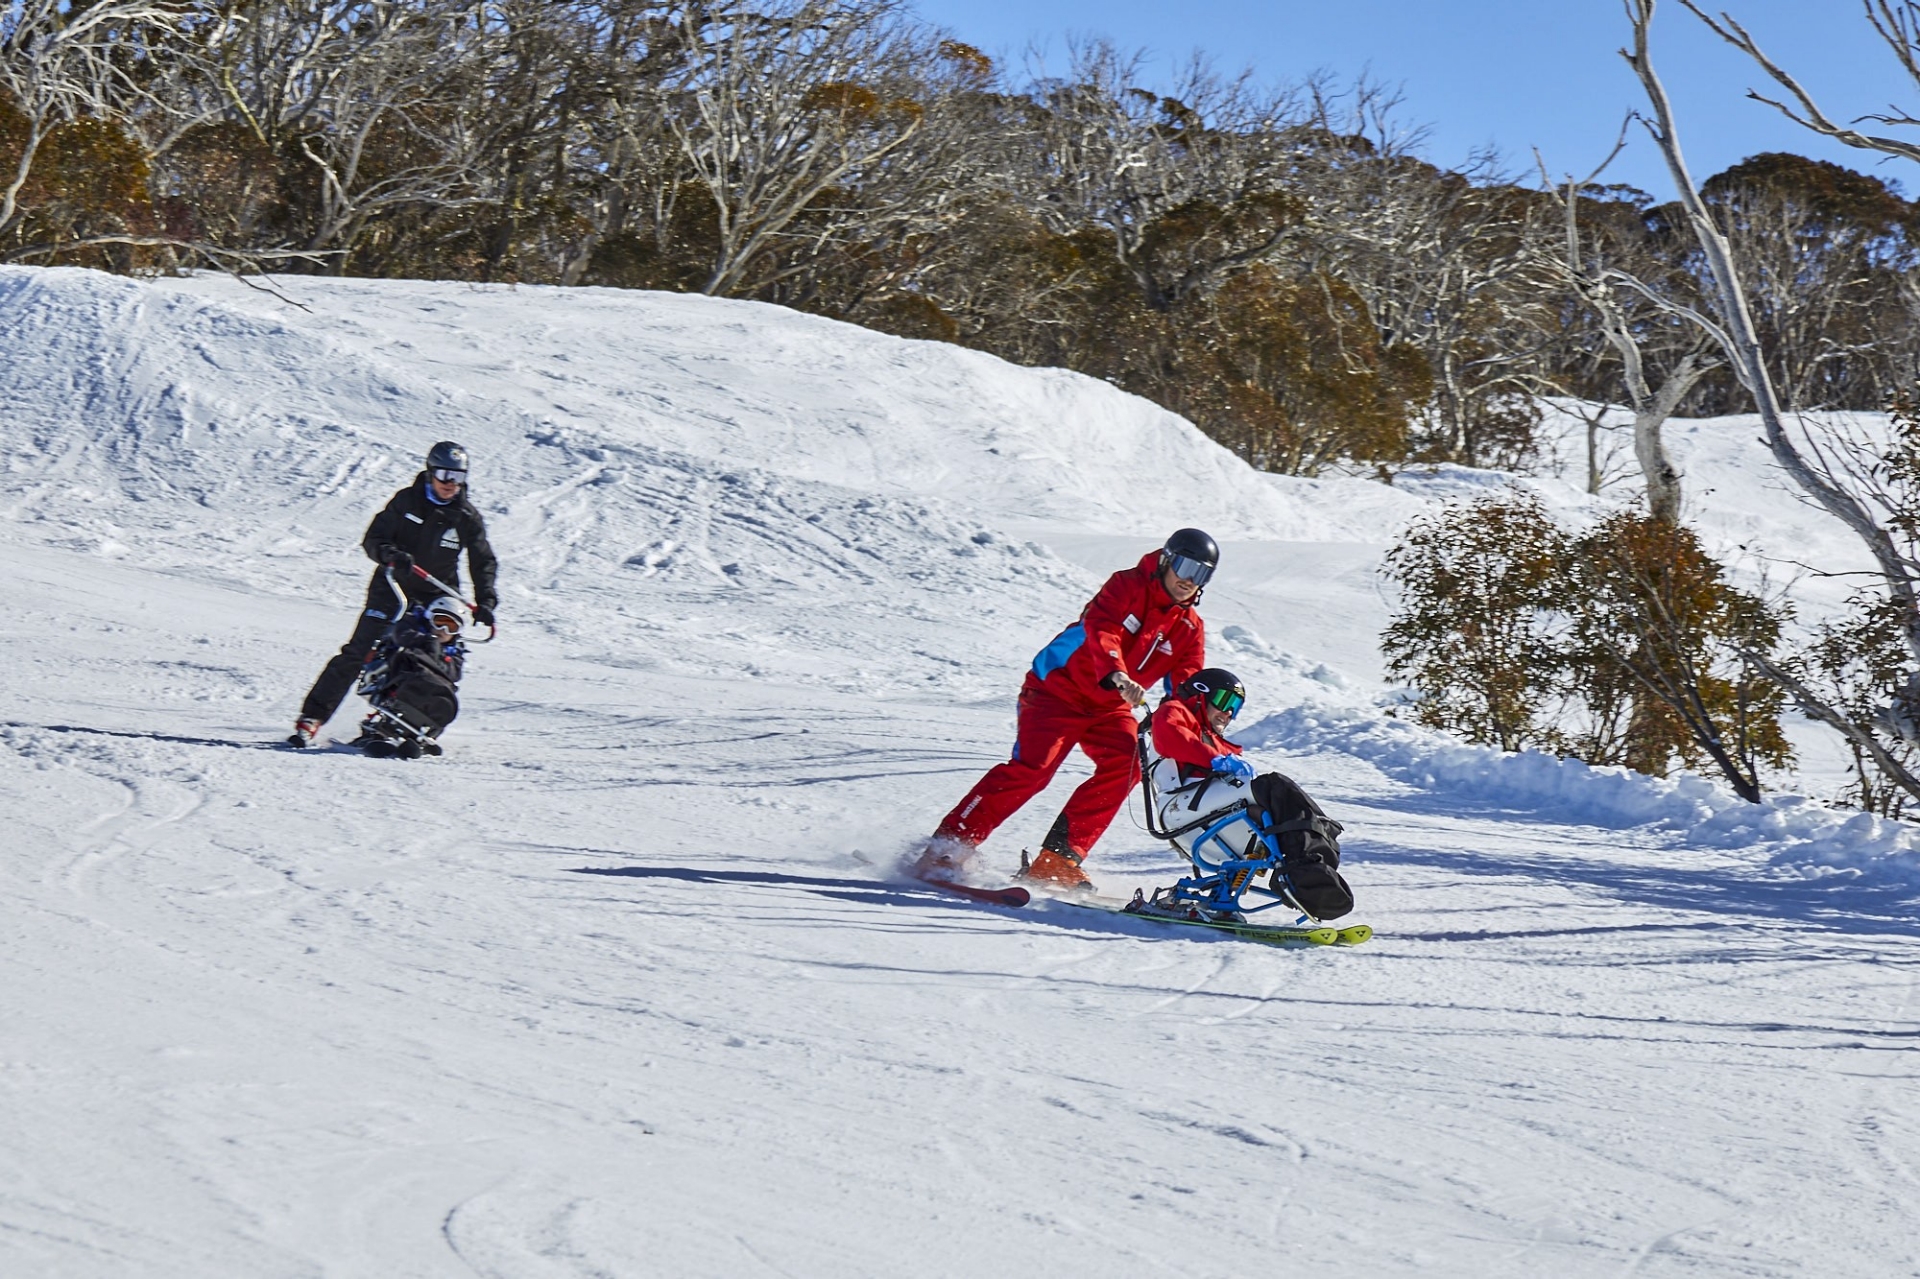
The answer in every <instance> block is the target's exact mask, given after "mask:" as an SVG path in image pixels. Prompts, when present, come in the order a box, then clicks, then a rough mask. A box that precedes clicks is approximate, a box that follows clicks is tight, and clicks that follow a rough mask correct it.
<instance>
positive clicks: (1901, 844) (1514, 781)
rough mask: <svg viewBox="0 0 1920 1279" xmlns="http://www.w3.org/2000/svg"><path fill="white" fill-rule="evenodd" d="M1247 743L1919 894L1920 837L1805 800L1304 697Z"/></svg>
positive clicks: (1256, 727)
mask: <svg viewBox="0 0 1920 1279" xmlns="http://www.w3.org/2000/svg"><path fill="white" fill-rule="evenodd" d="M1241 736H1242V740H1243V741H1244V742H1245V743H1246V744H1250V745H1255V746H1262V747H1268V748H1272V749H1277V750H1286V751H1292V752H1296V753H1309V752H1315V751H1338V752H1341V753H1343V754H1346V755H1351V756H1354V757H1355V758H1358V759H1363V760H1365V761H1367V762H1368V763H1370V764H1372V765H1373V766H1374V767H1375V768H1377V769H1379V770H1380V771H1381V772H1382V773H1384V774H1385V775H1386V776H1388V777H1391V778H1393V779H1394V780H1396V781H1399V782H1403V783H1405V784H1407V785H1409V786H1415V787H1418V788H1420V789H1423V790H1428V791H1433V792H1436V793H1438V794H1443V795H1445V796H1447V797H1448V798H1449V799H1450V800H1457V801H1464V802H1469V803H1472V804H1475V805H1479V806H1484V807H1486V808H1491V809H1501V810H1517V811H1527V812H1534V813H1539V814H1542V815H1546V816H1550V817H1552V818H1553V819H1555V820H1558V821H1564V822H1568V823H1573V824H1580V825H1588V826H1599V827H1603V828H1607V829H1615V830H1624V829H1629V828H1635V827H1649V826H1650V827H1654V828H1656V829H1659V830H1662V831H1666V832H1670V833H1671V834H1672V836H1674V838H1675V842H1676V844H1677V845H1679V846H1681V847H1694V848H1719V849H1731V848H1752V849H1755V850H1758V851H1760V852H1761V853H1762V854H1763V855H1765V856H1766V858H1767V859H1768V861H1769V862H1770V863H1771V864H1772V865H1774V866H1775V867H1776V868H1778V869H1779V870H1781V871H1782V872H1784V873H1791V874H1796V875H1801V876H1805V877H1809V878H1810V877H1814V876H1818V875H1822V874H1830V873H1833V872H1835V871H1850V872H1856V873H1861V874H1866V875H1870V876H1872V877H1873V878H1875V879H1886V880H1892V881H1895V882H1899V883H1906V884H1913V885H1917V886H1920V831H1917V830H1915V828H1914V827H1912V826H1911V825H1907V824H1904V823H1900V822H1892V821H1886V820H1884V819H1882V818H1878V817H1875V816H1873V815H1872V814H1870V813H1858V812H1855V813H1848V812H1841V811H1836V810H1834V809H1830V808H1826V807H1824V806H1822V805H1820V804H1818V803H1816V802H1815V801H1813V800H1810V799H1807V798H1805V797H1803V796H1799V795H1776V796H1770V797H1767V798H1765V799H1764V800H1763V801H1762V802H1761V803H1758V804H1750V803H1747V802H1746V801H1745V800H1742V799H1740V798H1738V797H1737V796H1735V795H1733V794H1731V793H1729V792H1728V791H1727V790H1726V789H1725V788H1724V787H1723V786H1722V785H1720V784H1718V783H1716V782H1713V781H1711V780H1709V779H1707V778H1705V777H1701V776H1698V775H1696V774H1692V773H1682V774H1680V775H1679V776H1677V777H1672V778H1656V777H1648V776H1646V775H1645V774H1642V773H1636V772H1632V771H1630V770H1628V769H1625V768H1616V767H1594V766H1592V765H1590V764H1587V763H1585V762H1583V761H1581V760H1577V759H1561V758H1558V757H1556V756H1553V755H1549V754H1546V753H1544V752H1541V751H1534V750H1528V751H1519V752H1510V751H1501V750H1497V749H1494V748H1492V747H1485V746H1469V745H1466V744H1464V743H1461V742H1458V741H1455V740H1453V739H1451V738H1449V737H1447V736H1445V735H1443V734H1441V733H1438V732H1435V731H1433V730H1431V729H1426V728H1422V727H1419V726H1417V725H1414V724H1409V723H1407V722H1405V721H1404V720H1398V719H1392V718H1389V717H1386V716H1382V715H1379V714H1377V713H1370V712H1368V711H1366V710H1362V709H1358V708H1356V707H1354V706H1353V705H1352V704H1351V703H1348V704H1341V703H1340V702H1338V701H1333V700H1326V699H1322V700H1312V699H1303V700H1302V701H1301V703H1300V704H1298V705H1295V706H1293V707H1291V708H1289V709H1287V710H1284V711H1280V712H1278V713H1276V714H1272V715H1268V716H1266V717H1264V718H1262V719H1261V720H1259V721H1257V722H1256V723H1254V724H1253V725H1251V726H1250V727H1249V728H1248V729H1247V730H1246V732H1245V733H1244V734H1242V735H1241Z"/></svg>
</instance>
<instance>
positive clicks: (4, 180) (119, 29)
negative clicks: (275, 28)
mask: <svg viewBox="0 0 1920 1279" xmlns="http://www.w3.org/2000/svg"><path fill="white" fill-rule="evenodd" d="M174 9H175V6H174V5H171V4H168V3H165V2H164V0H101V2H100V3H98V4H93V5H89V6H86V7H84V8H82V7H78V6H75V5H72V4H71V3H68V0H12V3H10V4H9V5H8V6H7V7H6V8H4V9H0V155H6V154H7V153H9V152H10V153H11V156H10V158H11V160H12V163H11V164H10V165H8V166H7V168H6V170H5V171H0V245H4V244H5V242H6V241H7V240H9V239H12V238H14V237H15V235H16V234H17V233H18V231H19V230H20V229H21V225H22V223H23V221H24V220H25V219H26V217H27V216H28V213H29V210H28V209H26V208H25V207H23V201H22V196H23V193H25V192H26V190H27V187H28V183H29V182H30V181H31V179H32V178H33V174H34V166H35V165H36V163H38V162H39V161H40V160H41V159H42V156H43V153H44V150H45V148H46V147H47V145H48V143H49V140H50V139H52V138H54V137H55V136H56V134H57V133H58V132H59V131H60V130H61V129H63V128H66V129H69V130H72V129H78V128H84V127H87V126H94V127H96V128H117V127H118V122H120V121H122V120H123V119H125V118H126V117H128V116H129V115H131V114H132V113H134V112H135V111H137V110H138V109H139V108H140V107H141V106H143V105H146V104H147V103H149V101H150V99H149V97H148V95H147V92H146V88H145V85H144V83H143V76H142V69H143V64H144V63H145V61H146V59H145V57H144V54H145V53H146V51H147V50H148V49H149V48H150V47H151V45H152V44H154V43H157V42H159V41H162V40H164V39H165V37H166V33H167V32H168V31H169V30H170V29H171V24H172V22H173V21H174V20H175V18H176V17H177V15H176V13H175V12H174ZM8 117H11V118H10V119H9V118H8ZM9 126H10V127H9ZM5 134H12V135H13V136H12V137H5V136H4V135H5ZM128 240H129V236H128V235H127V233H126V231H125V230H124V229H122V230H119V231H115V232H106V233H103V234H96V235H93V236H83V237H81V239H80V240H74V241H68V242H67V243H66V244H65V246H64V247H67V248H73V247H78V246H79V244H80V243H81V242H84V243H89V244H98V243H109V242H118V243H126V242H128ZM45 248H46V246H43V245H30V246H16V247H15V249H14V251H13V256H21V255H23V254H26V255H31V254H34V253H41V252H44V251H45Z"/></svg>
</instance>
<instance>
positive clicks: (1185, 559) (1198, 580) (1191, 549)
mask: <svg viewBox="0 0 1920 1279" xmlns="http://www.w3.org/2000/svg"><path fill="white" fill-rule="evenodd" d="M1169 566H1171V567H1172V568H1173V571H1174V574H1175V576H1177V577H1180V578H1182V579H1183V580H1185V581H1189V582H1192V583H1193V584H1194V585H1195V586H1202V587H1204V586H1205V585H1206V584H1207V582H1208V581H1209V580H1211V579H1212V577H1213V570H1214V569H1216V568H1219V567H1220V546H1219V544H1218V543H1217V542H1215V541H1214V540H1213V539H1212V538H1211V537H1208V536H1207V535H1206V534H1205V533H1203V532H1201V531H1200V530H1199V529H1197V528H1180V529H1175V530H1174V531H1173V536H1172V537H1169V538H1168V539H1167V544H1166V545H1165V546H1163V547H1161V548H1160V567H1161V568H1167V567H1169ZM1195 598H1198V597H1197V596H1196V597H1195Z"/></svg>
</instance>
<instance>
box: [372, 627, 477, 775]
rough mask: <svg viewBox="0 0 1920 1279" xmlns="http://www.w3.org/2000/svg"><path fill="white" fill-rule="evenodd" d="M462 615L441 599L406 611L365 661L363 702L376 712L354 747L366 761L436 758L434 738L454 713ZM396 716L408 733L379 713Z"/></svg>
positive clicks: (463, 651) (463, 660)
mask: <svg viewBox="0 0 1920 1279" xmlns="http://www.w3.org/2000/svg"><path fill="white" fill-rule="evenodd" d="M465 623H466V613H465V610H464V608H463V607H462V605H461V603H460V601H459V600H457V599H454V598H453V597H452V596H450V595H443V596H441V597H440V598H439V599H437V600H435V601H433V603H431V604H425V605H419V604H416V605H415V606H414V607H412V608H410V609H408V610H407V612H406V613H405V614H404V615H403V616H402V617H401V619H400V620H399V621H398V622H396V623H395V624H394V625H393V627H392V628H391V629H390V630H388V631H387V633H386V634H385V635H384V636H382V637H381V639H380V642H379V643H378V644H376V645H375V646H374V649H373V655H372V656H371V657H369V658H368V659H367V664H366V668H365V672H364V674H363V679H365V678H370V679H371V681H372V682H371V684H370V685H368V686H366V687H367V689H368V697H369V700H370V701H371V702H372V703H373V705H374V706H375V707H376V708H379V709H376V711H375V712H374V713H373V714H371V715H368V716H367V718H366V721H365V722H364V723H362V724H361V726H360V736H359V737H358V738H356V739H355V740H354V743H353V744H354V745H355V746H358V747H360V748H361V749H362V750H364V751H366V753H367V754H369V755H400V756H402V757H404V758H408V759H411V758H415V757H417V756H418V755H420V754H421V753H423V752H424V753H426V754H429V755H438V754H440V743H439V738H440V734H441V733H443V732H445V731H446V728H447V725H449V724H451V723H452V722H453V721H454V717H455V716H457V715H459V713H460V698H459V692H458V689H459V685H460V676H461V675H462V674H463V673H464V672H465V670H466V664H467V646H466V644H465V642H464V641H463V640H462V638H461V635H462V632H463V631H464V629H465ZM379 710H385V711H386V712H387V713H388V714H391V715H395V716H398V717H399V718H400V719H402V720H404V721H405V722H406V723H407V724H408V725H409V726H410V727H411V728H412V729H413V732H412V733H407V732H404V731H402V730H401V729H400V728H398V727H397V726H396V725H394V724H393V723H392V722H391V721H390V720H388V719H387V718H386V717H385V716H383V715H381V714H380V713H379Z"/></svg>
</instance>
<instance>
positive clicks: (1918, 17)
mask: <svg viewBox="0 0 1920 1279" xmlns="http://www.w3.org/2000/svg"><path fill="white" fill-rule="evenodd" d="M1680 3H1681V4H1682V5H1684V6H1686V8H1687V9H1688V10H1689V11H1690V12H1691V13H1692V14H1693V15H1694V16H1695V17H1697V18H1699V19H1700V21H1702V22H1704V23H1706V24H1707V26H1708V27H1709V28H1710V29H1711V30H1712V31H1713V33H1714V34H1715V35H1717V36H1719V37H1720V38H1721V39H1723V40H1725V41H1726V42H1727V43H1729V44H1731V45H1733V46H1734V47H1735V48H1736V49H1739V50H1740V51H1741V52H1743V53H1745V54H1746V55H1747V56H1748V57H1750V58H1752V59H1753V60H1754V61H1755V62H1756V63H1758V64H1759V65H1760V67H1761V69H1762V70H1764V71H1765V72H1766V73H1767V74H1768V75H1769V76H1771V77H1772V78H1773V80H1774V82H1775V83H1776V84H1778V85H1779V86H1780V87H1781V88H1783V89H1785V90H1786V91H1787V93H1788V94H1789V95H1790V96H1791V97H1792V98H1793V101H1794V105H1792V106H1789V105H1788V104H1786V103H1784V102H1781V101H1780V100H1779V99H1777V98H1769V97H1766V96H1765V95H1763V94H1761V93H1759V92H1758V91H1756V90H1751V89H1750V90H1748V91H1747V96H1748V97H1750V98H1752V99H1753V100H1754V101H1756V102H1764V103H1766V104H1767V105H1768V106H1770V107H1773V108H1775V109H1776V110H1778V111H1779V112H1780V113H1781V114H1782V115H1784V116H1786V117H1787V118H1788V119H1789V120H1792V121H1793V122H1794V123H1795V124H1798V125H1801V126H1803V127H1805V128H1808V129H1811V130H1812V131H1813V132H1815V133H1818V134H1820V135H1822V136H1823V137H1828V138H1832V139H1833V140H1834V141H1836V142H1842V143H1845V144H1846V145H1847V146H1850V147H1858V148H1859V149H1861V150H1863V151H1879V152H1882V153H1883V154H1886V155H1897V156H1901V157H1904V158H1905V159H1908V160H1920V143H1915V142H1908V141H1906V140H1905V139H1903V138H1896V137H1888V136H1886V135H1883V134H1871V133H1861V132H1860V131H1859V130H1857V129H1854V128H1852V127H1850V126H1848V125H1843V124H1840V123H1839V122H1837V121H1835V120H1834V119H1833V118H1832V117H1831V116H1829V115H1828V114H1827V113H1826V112H1825V111H1823V110H1821V109H1820V104H1819V103H1818V102H1816V101H1814V98H1813V95H1812V94H1810V93H1808V92H1807V90H1806V89H1805V88H1803V87H1802V86H1801V84H1800V82H1799V81H1798V80H1796V79H1795V78H1794V77H1793V76H1792V75H1791V74H1790V73H1789V72H1788V71H1787V70H1786V69H1785V68H1783V67H1781V66H1780V64H1779V63H1777V62H1775V61H1774V60H1773V59H1772V58H1770V57H1768V56H1767V53H1766V51H1765V50H1763V49H1762V48H1761V47H1760V45H1759V43H1758V42H1757V41H1756V40H1755V39H1754V38H1753V37H1752V36H1751V35H1750V34H1748V32H1747V29H1746V28H1745V27H1743V26H1741V25H1740V23H1739V22H1737V21H1735V20H1734V18H1733V17H1732V16H1731V15H1730V14H1727V13H1726V12H1724V11H1723V12H1722V13H1721V14H1720V16H1719V17H1718V18H1717V19H1716V18H1714V17H1713V16H1712V15H1710V14H1708V13H1707V12H1706V10H1704V9H1702V8H1701V7H1700V6H1699V5H1698V4H1696V3H1694V0H1680ZM1860 7H1861V9H1862V10H1863V11H1864V12H1865V13H1866V17H1867V22H1868V23H1869V24H1870V25H1871V26H1872V27H1873V29H1874V33H1875V34H1876V35H1878V36H1879V37H1880V39H1881V41H1882V42H1883V43H1885V44H1886V46H1887V48H1888V49H1889V50H1891V51H1892V53H1893V56H1894V58H1895V60H1896V61H1898V62H1899V63H1900V66H1901V67H1902V69H1904V70H1905V71H1906V73H1907V75H1908V76H1909V77H1910V78H1911V79H1912V80H1913V81H1914V83H1915V84H1916V85H1917V86H1920V0H1897V2H1896V0H1861V6H1860ZM1866 120H1870V121H1872V122H1874V123H1876V124H1885V125H1892V126H1894V127H1896V128H1912V127H1916V126H1920V119H1916V118H1915V117H1914V116H1913V115H1912V114H1910V113H1908V112H1906V111H1895V112H1893V113H1892V114H1888V115H1878V114H1875V115H1863V116H1861V117H1859V119H1858V120H1855V121H1854V122H1853V123H1855V124H1858V123H1860V122H1861V121H1866Z"/></svg>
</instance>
